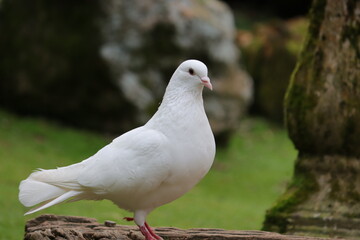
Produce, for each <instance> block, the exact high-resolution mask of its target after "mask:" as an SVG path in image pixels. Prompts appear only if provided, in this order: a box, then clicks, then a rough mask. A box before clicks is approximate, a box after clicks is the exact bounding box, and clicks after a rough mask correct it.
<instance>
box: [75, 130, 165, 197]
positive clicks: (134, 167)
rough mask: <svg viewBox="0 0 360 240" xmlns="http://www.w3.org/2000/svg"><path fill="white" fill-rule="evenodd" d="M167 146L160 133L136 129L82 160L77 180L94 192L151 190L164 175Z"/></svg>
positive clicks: (120, 193)
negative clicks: (82, 165) (81, 168)
mask: <svg viewBox="0 0 360 240" xmlns="http://www.w3.org/2000/svg"><path fill="white" fill-rule="evenodd" d="M167 145H168V141H167V138H166V137H165V136H164V135H163V134H162V133H161V132H159V131H156V130H152V129H147V128H146V127H144V126H143V127H139V128H136V129H134V130H132V131H130V132H127V133H125V134H123V135H121V136H120V137H118V138H116V139H114V141H113V142H112V143H110V144H109V145H107V146H105V147H104V148H102V149H101V150H100V151H99V152H97V153H96V154H95V155H94V156H92V157H91V158H90V159H87V160H85V161H84V162H83V163H84V168H83V170H82V172H81V174H80V175H79V178H78V183H79V184H80V185H82V186H83V187H85V189H86V188H87V189H88V190H89V191H91V192H93V193H95V194H98V195H102V194H110V193H111V194H115V195H127V194H134V192H135V191H136V192H138V191H151V190H153V189H155V188H157V187H158V186H159V185H160V184H161V182H162V181H164V179H165V178H166V177H167V176H168V171H169V168H168V163H167V161H166V160H167V159H169V156H170V152H169V151H168V150H167V149H168V148H167Z"/></svg>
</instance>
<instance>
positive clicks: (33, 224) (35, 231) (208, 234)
mask: <svg viewBox="0 0 360 240" xmlns="http://www.w3.org/2000/svg"><path fill="white" fill-rule="evenodd" d="M155 231H156V232H157V233H158V234H159V235H160V236H161V237H163V238H164V239H168V240H180V239H185V240H186V239H188V240H198V239H208V240H211V239H217V240H221V239H228V240H230V239H231V240H241V239H244V240H245V239H246V240H250V239H251V240H321V239H323V240H325V239H324V238H314V237H300V236H290V235H281V234H278V233H271V232H263V231H238V230H224V229H209V228H196V229H188V230H184V229H178V228H172V227H161V228H155ZM24 239H25V240H45V239H59V240H60V239H82V240H90V239H91V240H100V239H101V240H106V239H114V240H115V239H123V240H135V239H136V240H139V239H143V236H142V235H141V233H140V232H139V230H138V227H136V226H123V225H117V226H116V227H107V226H104V225H103V224H100V223H98V222H97V221H96V220H95V219H93V218H84V217H70V216H56V215H41V216H39V217H37V218H35V219H32V220H29V221H28V222H27V223H26V227H25V236H24ZM328 240H330V239H328Z"/></svg>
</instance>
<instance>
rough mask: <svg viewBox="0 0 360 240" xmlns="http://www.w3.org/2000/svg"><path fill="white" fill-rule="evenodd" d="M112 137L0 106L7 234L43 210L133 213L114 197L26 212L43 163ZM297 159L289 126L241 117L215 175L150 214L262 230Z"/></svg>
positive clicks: (103, 215) (111, 216)
mask: <svg viewBox="0 0 360 240" xmlns="http://www.w3.org/2000/svg"><path fill="white" fill-rule="evenodd" d="M110 141H111V139H109V138H106V137H104V136H102V135H98V134H94V133H90V132H86V131H79V130H75V129H71V128H68V127H62V126H59V125H57V124H54V123H49V122H46V121H43V120H38V119H27V118H17V117H14V116H13V115H10V114H7V113H5V112H3V111H0V211H1V212H0V239H1V240H5V239H6V240H12V239H14V240H15V239H21V238H22V236H23V233H24V224H25V221H26V220H28V219H31V218H33V217H36V216H38V215H40V214H44V213H52V214H59V215H78V216H87V217H94V218H97V219H98V220H99V221H100V222H102V221H104V220H113V221H117V222H118V223H120V224H129V223H127V222H124V221H122V220H121V218H122V217H124V216H131V214H129V213H127V212H125V211H123V210H120V209H118V208H117V207H116V206H115V205H113V204H112V203H111V202H109V201H99V202H93V201H81V202H76V203H68V204H60V205H58V206H54V207H51V208H48V209H46V210H43V211H41V212H39V213H36V214H33V215H30V216H25V217H24V216H23V214H24V212H25V211H26V208H25V207H23V206H22V205H21V204H20V203H19V201H18V198H17V195H18V184H19V182H20V181H21V180H22V179H25V178H26V177H27V176H28V175H29V174H30V173H31V171H33V170H34V169H36V168H44V169H46V168H54V167H57V166H64V165H68V164H72V163H75V162H78V161H80V160H82V159H85V158H86V157H88V156H91V155H92V154H94V153H95V152H96V151H97V150H98V149H100V148H101V147H102V146H104V145H105V144H107V143H108V142H110ZM295 157H296V151H295V150H294V148H293V146H292V144H291V142H290V141H289V140H288V138H287V135H286V133H285V131H284V130H282V129H279V128H276V127H274V126H271V125H270V124H268V123H267V122H265V121H264V120H261V119H255V118H249V119H245V120H244V121H243V122H242V126H241V128H240V129H239V131H238V132H236V133H235V134H234V136H233V137H232V139H231V141H230V143H229V146H228V147H227V148H225V149H218V151H217V155H216V161H215V164H214V166H213V168H212V170H211V171H210V173H209V174H208V175H207V176H206V177H205V178H204V180H203V181H202V182H201V183H200V184H199V185H198V186H196V187H195V188H194V189H193V190H192V191H190V192H189V193H188V194H186V195H185V196H183V197H182V198H180V199H178V200H176V201H175V202H173V203H171V204H168V205H165V206H163V207H160V208H158V209H157V210H155V211H154V212H153V213H151V214H150V216H149V218H148V221H149V223H150V224H151V225H152V226H175V227H180V228H195V227H212V228H225V229H246V230H250V229H260V228H261V225H262V221H263V219H264V214H265V211H266V209H268V208H269V207H270V206H271V205H272V204H273V203H274V202H275V200H276V199H277V197H278V196H279V195H280V194H281V193H282V192H283V191H284V188H285V187H286V184H287V182H288V181H289V180H290V178H291V175H292V168H293V163H294V160H295Z"/></svg>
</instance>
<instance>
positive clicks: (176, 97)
mask: <svg viewBox="0 0 360 240" xmlns="http://www.w3.org/2000/svg"><path fill="white" fill-rule="evenodd" d="M202 88H203V87H202V86H199V88H197V89H192V90H189V89H181V90H179V89H175V90H173V89H172V88H167V89H166V92H165V95H164V98H163V101H162V103H161V105H160V106H159V108H158V110H157V112H156V113H155V114H154V116H153V117H152V118H151V119H150V120H149V122H148V123H147V125H148V126H151V127H154V126H162V127H168V128H171V126H173V125H174V123H175V122H179V120H180V119H191V118H194V117H195V118H199V117H200V119H203V118H205V119H206V114H205V110H204V104H203V98H202Z"/></svg>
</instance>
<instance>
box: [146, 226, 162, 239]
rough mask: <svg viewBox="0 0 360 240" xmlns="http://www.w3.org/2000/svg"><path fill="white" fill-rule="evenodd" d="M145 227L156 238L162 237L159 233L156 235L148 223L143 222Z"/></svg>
mask: <svg viewBox="0 0 360 240" xmlns="http://www.w3.org/2000/svg"><path fill="white" fill-rule="evenodd" d="M145 227H146V228H147V230H148V231H149V233H150V234H151V235H152V236H153V237H154V238H156V239H157V240H163V239H162V237H160V236H159V235H157V234H156V233H155V232H154V230H152V229H151V227H150V226H149V224H148V223H147V222H145Z"/></svg>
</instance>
